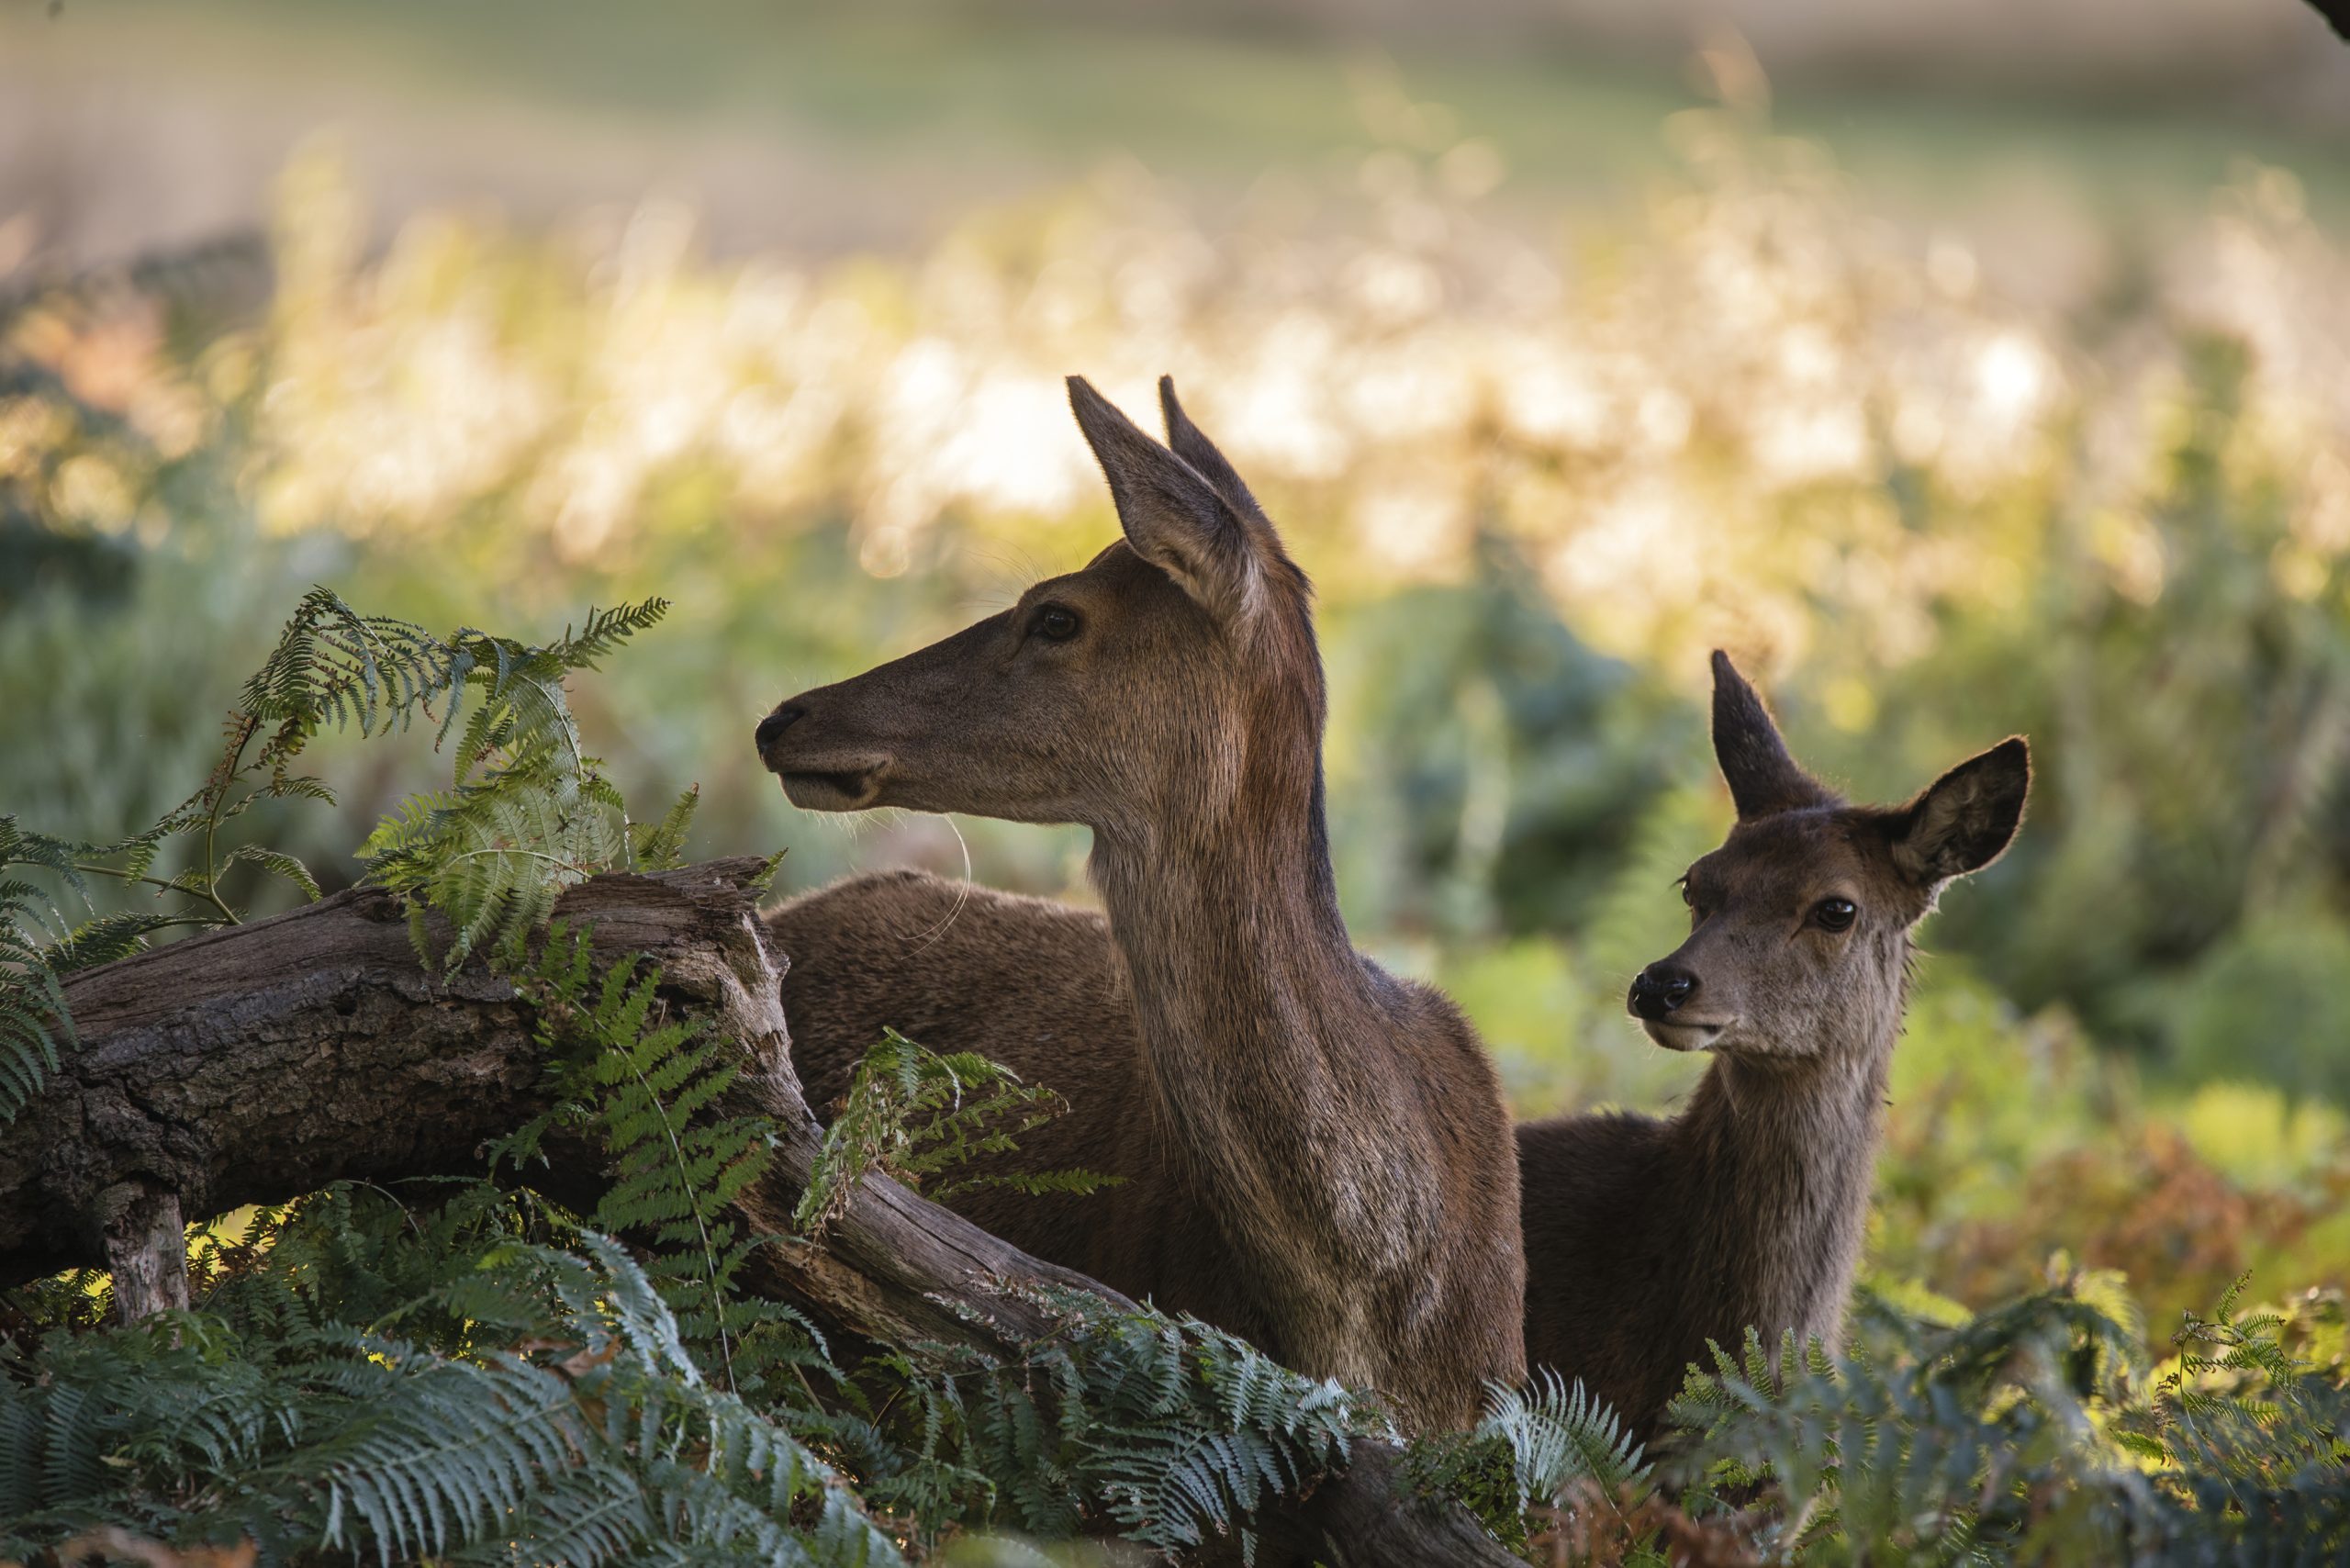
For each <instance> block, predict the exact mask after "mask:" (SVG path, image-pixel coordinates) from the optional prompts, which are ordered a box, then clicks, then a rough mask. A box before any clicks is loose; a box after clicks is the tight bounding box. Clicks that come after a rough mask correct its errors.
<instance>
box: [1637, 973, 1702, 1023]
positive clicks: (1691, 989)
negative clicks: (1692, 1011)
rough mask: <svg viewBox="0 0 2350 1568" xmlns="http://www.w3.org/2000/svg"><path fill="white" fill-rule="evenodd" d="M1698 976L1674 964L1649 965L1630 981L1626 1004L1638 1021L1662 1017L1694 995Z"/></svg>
mask: <svg viewBox="0 0 2350 1568" xmlns="http://www.w3.org/2000/svg"><path fill="white" fill-rule="evenodd" d="M1696 990H1697V977H1696V976H1695V975H1693V974H1691V973H1690V972H1689V971H1688V970H1687V969H1682V968H1681V967H1680V966H1679V965H1677V964H1651V965H1650V966H1649V967H1648V968H1647V969H1642V970H1641V971H1640V972H1639V977H1638V978H1637V979H1635V980H1633V981H1632V994H1631V995H1630V996H1628V997H1627V998H1625V1005H1626V1006H1628V1007H1629V1008H1630V1009H1631V1010H1632V1013H1633V1015H1634V1016H1635V1017H1639V1018H1662V1017H1664V1016H1665V1015H1666V1014H1669V1013H1671V1012H1672V1011H1673V1009H1674V1008H1676V1007H1679V1006H1680V1005H1681V1004H1682V1003H1683V1002H1686V1001H1688V1000H1689V998H1690V997H1691V996H1692V995H1694V994H1695V992H1696Z"/></svg>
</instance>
